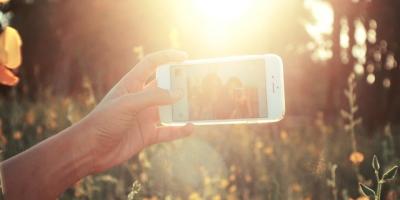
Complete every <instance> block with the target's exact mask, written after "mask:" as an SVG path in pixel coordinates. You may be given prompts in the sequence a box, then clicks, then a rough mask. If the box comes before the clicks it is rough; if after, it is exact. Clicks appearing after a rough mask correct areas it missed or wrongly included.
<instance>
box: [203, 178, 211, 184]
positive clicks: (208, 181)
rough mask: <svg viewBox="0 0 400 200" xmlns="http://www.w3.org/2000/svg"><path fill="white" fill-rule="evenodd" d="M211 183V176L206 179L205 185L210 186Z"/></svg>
mask: <svg viewBox="0 0 400 200" xmlns="http://www.w3.org/2000/svg"><path fill="white" fill-rule="evenodd" d="M210 183H211V178H210V177H209V176H205V177H204V185H210Z"/></svg>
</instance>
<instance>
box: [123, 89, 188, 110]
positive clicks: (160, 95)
mask: <svg viewBox="0 0 400 200" xmlns="http://www.w3.org/2000/svg"><path fill="white" fill-rule="evenodd" d="M182 96H183V92H182V91H181V90H174V91H168V90H164V89H161V88H158V87H154V88H147V89H145V90H143V91H142V92H138V93H135V94H128V95H125V96H122V97H120V98H119V99H118V103H117V104H118V105H119V106H122V108H123V109H124V110H127V111H129V112H132V113H137V112H139V111H141V110H143V109H145V108H148V107H151V106H158V105H166V104H172V103H174V102H176V101H177V100H179V99H180V98H181V97H182Z"/></svg>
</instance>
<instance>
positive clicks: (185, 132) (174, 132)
mask: <svg viewBox="0 0 400 200" xmlns="http://www.w3.org/2000/svg"><path fill="white" fill-rule="evenodd" d="M193 130H194V126H193V125H192V124H187V125H186V126H183V127H159V128H157V136H158V137H157V141H155V143H160V142H168V141H172V140H176V139H179V138H183V137H187V136H189V135H190V134H191V133H192V132H193Z"/></svg>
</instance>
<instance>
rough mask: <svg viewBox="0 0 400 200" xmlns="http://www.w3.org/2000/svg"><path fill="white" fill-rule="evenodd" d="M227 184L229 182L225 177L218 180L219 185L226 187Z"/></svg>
mask: <svg viewBox="0 0 400 200" xmlns="http://www.w3.org/2000/svg"><path fill="white" fill-rule="evenodd" d="M228 185H229V182H228V181H227V180H226V179H221V180H220V181H219V187H221V188H226V187H227V186H228Z"/></svg>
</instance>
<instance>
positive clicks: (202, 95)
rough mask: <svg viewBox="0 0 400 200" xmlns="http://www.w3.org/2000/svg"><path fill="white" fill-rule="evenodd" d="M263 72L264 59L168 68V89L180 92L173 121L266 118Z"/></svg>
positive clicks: (264, 75)
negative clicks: (169, 80)
mask: <svg viewBox="0 0 400 200" xmlns="http://www.w3.org/2000/svg"><path fill="white" fill-rule="evenodd" d="M265 70H266V67H265V61H264V59H257V60H244V61H229V62H218V63H209V64H192V65H188V64H185V65H172V66H171V71H170V72H171V89H180V90H181V91H183V92H184V97H183V98H182V99H181V100H179V101H178V102H176V103H175V104H174V105H173V106H172V119H173V121H202V120H232V119H249V118H266V117H267V113H268V112H267V111H268V110H267V108H268V106H267V105H268V104H267V91H266V71H265Z"/></svg>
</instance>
